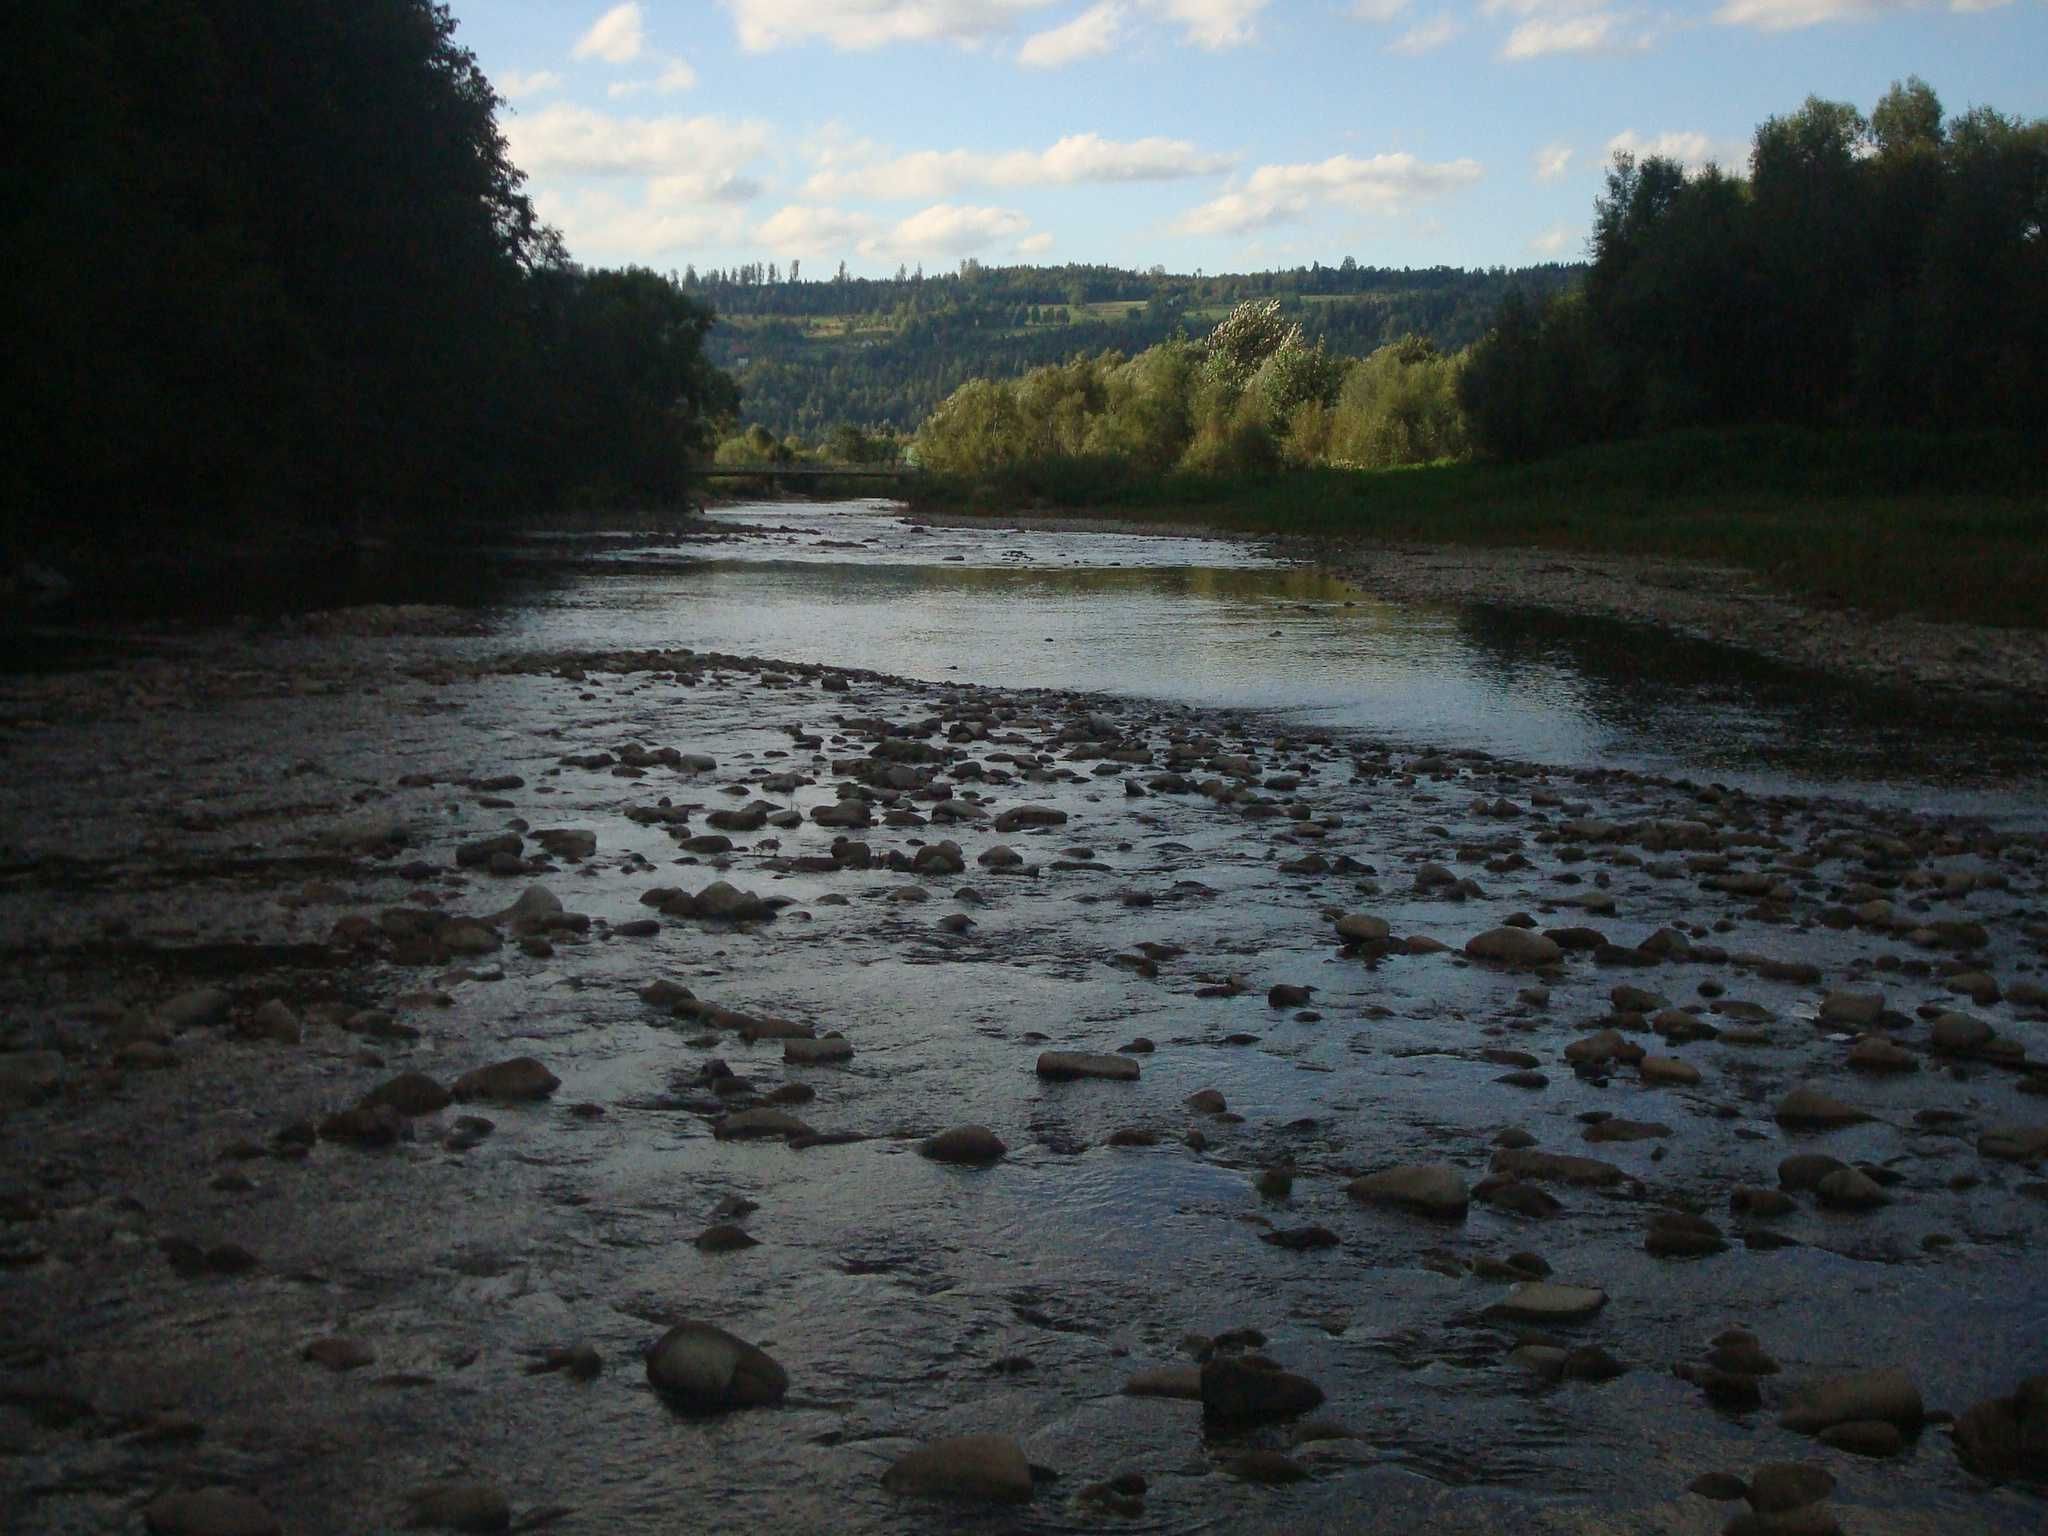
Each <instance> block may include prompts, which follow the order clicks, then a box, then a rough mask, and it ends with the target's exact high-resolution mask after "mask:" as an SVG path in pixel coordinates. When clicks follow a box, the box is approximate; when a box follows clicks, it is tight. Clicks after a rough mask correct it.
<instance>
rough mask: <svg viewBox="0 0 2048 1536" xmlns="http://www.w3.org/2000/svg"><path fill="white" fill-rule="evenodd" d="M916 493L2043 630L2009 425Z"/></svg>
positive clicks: (2044, 480)
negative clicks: (1678, 565) (1769, 588)
mask: <svg viewBox="0 0 2048 1536" xmlns="http://www.w3.org/2000/svg"><path fill="white" fill-rule="evenodd" d="M913 495H914V499H915V501H916V503H917V504H918V505H920V506H925V507H930V508H934V509H936V508H945V509H948V510H953V511H987V512H990V513H1002V512H1017V511H1020V510H1029V509H1051V508H1057V509H1059V510H1060V511H1062V512H1066V513H1070V514H1078V515H1089V514H1099V515H1101V516H1104V517H1114V518H1127V519H1139V520H1144V519H1156V520H1159V521H1180V522H1187V521H1195V522H1201V523H1206V524H1208V525H1210V526H1213V527H1218V528H1225V529H1230V530H1233V531H1240V532H1247V533H1260V534H1280V535H1292V536H1299V537H1307V538H1318V539H1328V540H1333V541H1338V542H1346V541H1372V542H1427V543H1443V544H1474V545H1528V546H1535V547H1539V548H1546V549H1556V550H1560V551H1581V552H1603V553H1615V554H1639V555H1662V556H1673V557H1681V558H1691V559H1705V560H1716V561H1722V562H1726V563H1730V564H1734V565H1739V566H1743V567H1746V568H1748V569H1750V570H1753V571H1756V572H1757V573H1759V574H1760V575H1762V576H1764V577H1765V578H1767V579H1768V580H1770V581H1771V582H1773V583H1774V584H1776V585H1778V586H1780V587H1782V588H1784V589H1786V590H1788V591H1791V592H1794V593H1797V594H1799V595H1800V596H1802V597H1804V598H1806V599H1808V600H1809V601H1812V602H1815V603H1818V604H1821V605H1823V606H1846V607H1855V608H1858V609H1862V610H1865V611H1869V612H1873V613H1877V614H1881V615H1889V614H1897V613H1917V614H1921V615H1923V616H1926V617H1930V618H1937V619H1946V620H1966V621H1971V622H1976V623H1984V624H1996V625H2010V626H2019V627H2024V628H2030V629H2041V628H2048V468H2044V463H2043V459H2042V457H2041V454H2040V450H2038V449H2030V448H2029V447H2027V446H2026V445H2024V444H2022V443H2020V442H2019V441H2018V440H2017V439H2013V438H1996V437H1986V438H1973V439H1965V440H1958V439H1953V438H1947V439H1944V438H1928V437H1916V436H1912V435H1907V434H1874V433H1872V434H1821V433H1809V432H1800V431H1793V430H1789V429H1778V428H1754V429H1744V430H1740V431H1733V432H1692V433H1682V434H1677V435H1674V436H1670V437H1662V438H1648V439H1641V440H1638V441H1634V442H1627V443H1614V444H1606V445H1602V446H1599V447H1595V448H1587V449H1581V450H1578V451H1575V452H1572V453H1567V454H1560V455H1558V456H1556V457H1554V458H1551V459H1546V460H1542V461H1539V462H1537V463H1534V464H1524V465H1487V464H1470V463H1460V464H1438V465H1430V466H1426V467H1422V468H1413V469H1398V470H1342V469H1309V470H1289V471H1282V472H1279V473H1275V474H1269V475H1254V476H1244V477H1241V478H1232V479H1217V478H1205V477H1198V476H1191V475H1165V476H1146V475H1143V474H1140V473H1137V472H1134V471H1133V470H1132V468H1131V467H1130V466H1128V465H1126V464H1123V463H1121V462H1117V461H1101V460H1069V461H1062V462H1058V463H1051V464H1041V465H1034V466H1029V467H1024V468H1019V469H1016V470H1013V471H1010V472H1007V473H1005V474H1002V475H999V476H986V477H980V478H976V479H973V480H961V479H941V478H938V477H932V478H930V479H928V480H926V481H924V482H921V483H920V484H919V485H918V486H917V487H916V489H915V491H914V493H913Z"/></svg>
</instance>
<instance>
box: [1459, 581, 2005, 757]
mask: <svg viewBox="0 0 2048 1536" xmlns="http://www.w3.org/2000/svg"><path fill="white" fill-rule="evenodd" d="M1459 630H1460V633H1461V634H1462V635H1463V636H1464V638H1465V639H1466V640H1467V641H1468V642H1469V645H1470V649H1471V656H1472V660H1473V665H1474V666H1475V667H1477V668H1479V669H1481V670H1483V671H1485V672H1486V673H1487V674H1488V675H1490V676H1492V677H1493V678H1495V679H1496V680H1497V681H1498V683H1499V685H1500V686H1501V687H1503V688H1514V687H1516V686H1518V683H1519V681H1520V680H1523V679H1526V678H1528V677H1531V676H1542V675H1547V674H1556V673H1558V672H1565V673H1568V674H1570V675H1571V676H1573V677H1575V678H1577V679H1579V680H1580V681H1581V683H1582V685H1583V686H1582V689H1581V690H1580V693H1579V696H1578V697H1579V702H1580V704H1581V707H1582V708H1583V709H1584V710H1585V711H1586V713H1587V714H1588V715H1589V716H1591V717H1592V718H1593V719H1596V720H1598V721H1600V722H1602V723H1603V724H1605V725H1606V726H1608V727H1609V728H1610V729H1611V730H1613V731H1615V732H1617V733H1642V732H1644V731H1645V730H1646V729H1655V728H1656V727H1657V726H1658V724H1659V723H1660V722H1661V723H1662V726H1663V728H1664V729H1666V730H1667V731H1669V730H1671V729H1672V728H1674V727H1678V726H1681V725H1684V724H1687V723H1688V722H1689V723H1691V724H1692V725H1693V726H1696V727H1698V728H1704V729H1708V730H1710V731H1711V732H1712V735H1711V737H1710V738H1709V739H1707V740H1703V741H1700V742H1697V743H1695V744H1694V745H1693V746H1692V748H1691V751H1693V752H1694V753H1695V754H1697V755H1698V756H1699V757H1700V760H1701V761H1702V763H1703V764H1704V765H1711V764H1714V763H1717V762H1718V763H1721V764H1723V765H1725V766H1751V767H1756V768H1761V769H1764V770H1766V771H1774V772H1780V773H1786V774H1792V775H1797V776H1798V777H1800V778H1802V779H1810V780H1814V781H1819V782H1831V781H1837V780H1842V781H1856V780H1867V779H1880V780H1892V781H1900V780H1919V781H1924V782H1926V783H1929V784H1935V785H1940V784H1956V785H1968V784H1982V783H1986V782H1995V781H2001V780H2008V779H2017V778H2021V777H2024V776H2026V775H2028V774H2029V773H2031V772H2033V771H2035V767H2036V762H2037V758H2038V753H2039V747H2040V736H2039V726H2038V722H2036V721H2034V720H2032V719H2030V718H2029V717H2027V716H2025V715H2023V714H2021V713H2020V712H2019V711H2017V710H2015V709H2012V708H2009V707H2004V708H2002V707H1999V706H1997V705H1995V704H1991V703H1976V702H1971V701H1967V700H1944V701H1941V702H1939V703H1936V704H1930V703H1929V702H1928V701H1927V700H1925V699H1924V698H1918V697H1915V696H1914V695H1913V694H1911V693H1909V692H1908V691H1907V690H1904V689H1899V688H1887V687H1883V686H1880V685H1876V684H1861V683H1856V682H1852V681H1847V680H1843V679H1839V678H1831V677H1828V676H1825V675H1823V674H1821V673H1818V672H1814V671H1811V670H1808V669H1805V668H1800V667H1794V666H1788V665H1786V664H1783V663H1780V662H1775V661H1771V660H1769V659H1767V658H1765V657H1762V656H1758V655H1756V654H1755V653H1754V652H1750V651H1744V650H1740V649H1737V648H1735V647H1732V646H1726V645H1719V644H1716V643H1714V642H1712V641H1708V640H1700V639H1696V638H1693V637H1691V636H1687V635H1678V634H1673V633H1671V632H1670V631H1667V630H1660V629H1656V628H1653V627H1651V626H1649V625H1645V624H1633V623H1627V622H1624V621H1620V620H1614V619H1599V618H1588V617H1584V616H1577V615H1571V614H1560V613H1556V612H1553V611H1549V610H1545V609H1538V608H1519V607H1506V606H1482V605H1474V606H1471V607H1468V608H1465V609H1463V610H1462V611H1461V612H1460V614H1459Z"/></svg>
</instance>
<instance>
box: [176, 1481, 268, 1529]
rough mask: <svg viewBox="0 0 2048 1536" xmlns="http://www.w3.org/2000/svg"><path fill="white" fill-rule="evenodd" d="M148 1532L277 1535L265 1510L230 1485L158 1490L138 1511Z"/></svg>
mask: <svg viewBox="0 0 2048 1536" xmlns="http://www.w3.org/2000/svg"><path fill="white" fill-rule="evenodd" d="M142 1523H143V1524H144V1525H145V1526H147V1527H148V1529H149V1532H150V1536H280V1533H281V1532H282V1531H283V1527H282V1526H280V1525H279V1524H278V1522H277V1519H276V1517H275V1516H273V1515H272V1514H271V1513H270V1511H269V1510H267V1509H265V1508H264V1507H263V1506H262V1505H261V1504H259V1503H258V1502H257V1501H256V1500H255V1499H253V1498H251V1497H250V1496H249V1495H248V1494H246V1493H241V1492H238V1491H237V1490H235V1489H233V1488H200V1489H196V1490H193V1491H190V1492H182V1491H181V1492H172V1493H164V1494H159V1495H158V1496H157V1497H156V1498H154V1499H152V1500H151V1501H150V1502H149V1503H148V1505H146V1506H145V1507H144V1509H143V1511H142Z"/></svg>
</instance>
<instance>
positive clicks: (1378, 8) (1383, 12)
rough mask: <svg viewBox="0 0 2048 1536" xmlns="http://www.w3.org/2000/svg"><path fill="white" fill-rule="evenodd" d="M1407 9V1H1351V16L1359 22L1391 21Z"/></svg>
mask: <svg viewBox="0 0 2048 1536" xmlns="http://www.w3.org/2000/svg"><path fill="white" fill-rule="evenodd" d="M1407 9H1408V0H1351V14H1352V15H1353V16H1355V17H1357V18H1358V19H1359V20H1360V21H1392V20H1393V19H1394V18H1395V17H1396V16H1398V15H1400V14H1401V13H1402V12H1403V11H1405V10H1407Z"/></svg>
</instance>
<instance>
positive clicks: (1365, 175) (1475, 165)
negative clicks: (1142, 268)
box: [1174, 154, 1485, 235]
mask: <svg viewBox="0 0 2048 1536" xmlns="http://www.w3.org/2000/svg"><path fill="white" fill-rule="evenodd" d="M1484 174H1485V172H1484V169H1483V168H1482V167H1481V166H1480V164H1479V162H1478V161H1476V160H1448V161H1438V162H1434V163H1432V162H1429V161H1424V160H1418V159H1416V158H1415V156H1413V155H1410V154H1398V155H1374V156H1372V157H1371V158H1370V159H1364V160H1361V159H1358V158H1356V157H1354V156H1351V155H1332V156H1331V157H1330V158H1329V159H1327V160H1321V161H1317V162H1315V163H1313V164H1303V165H1262V166H1260V167H1259V168H1258V169H1257V170H1256V171H1254V172H1252V175H1251V178H1250V180H1249V181H1247V182H1246V183H1245V185H1244V186H1243V187H1241V188H1237V189H1234V190H1232V191H1229V192H1225V193H1224V194H1222V195H1221V196H1220V197H1215V198H1211V199H1210V200H1209V201H1208V202H1206V203H1203V204H1201V205H1200V206H1199V207H1197V208H1193V209H1191V210H1189V212H1187V213H1186V214H1184V215H1183V216H1182V217H1181V218H1180V220H1179V221H1178V222H1177V223H1176V224H1175V225H1174V229H1175V232H1176V233H1179V234H1184V235H1241V234H1245V233H1247V232H1248V231H1251V230H1254V229H1264V228H1266V227H1268V226H1269V225H1273V224H1278V223H1282V222H1284V221H1286V220H1289V219H1298V218H1301V217H1303V216H1304V215H1305V214H1307V213H1308V212H1309V211H1310V210H1311V209H1312V208H1314V207H1315V206H1316V205H1317V204H1319V203H1322V204H1335V205H1340V206H1344V207H1350V208H1357V209H1363V210H1367V211H1374V212H1390V211H1393V210H1396V209H1399V208H1402V207H1405V206H1406V205H1407V204H1409V203H1413V202H1419V201H1422V200H1424V199H1426V198H1432V197H1441V196H1443V195H1445V194H1447V193H1450V192H1455V191H1457V190H1459V189H1460V188H1462V187H1467V186H1470V185H1471V184H1472V183H1473V182H1475V181H1477V180H1479V178H1480V177H1481V176H1482V175H1484Z"/></svg>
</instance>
